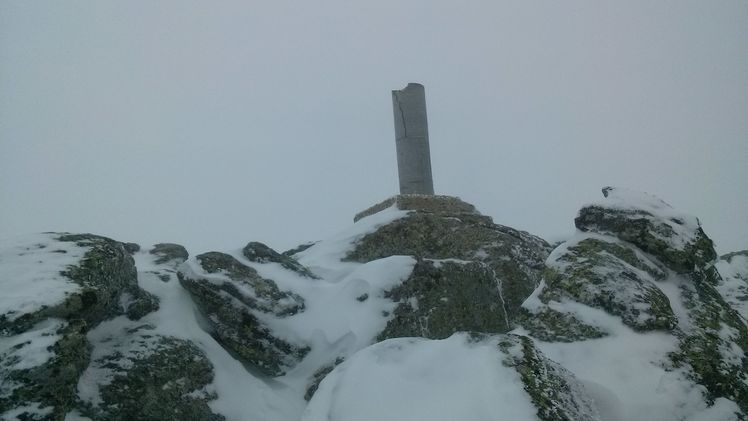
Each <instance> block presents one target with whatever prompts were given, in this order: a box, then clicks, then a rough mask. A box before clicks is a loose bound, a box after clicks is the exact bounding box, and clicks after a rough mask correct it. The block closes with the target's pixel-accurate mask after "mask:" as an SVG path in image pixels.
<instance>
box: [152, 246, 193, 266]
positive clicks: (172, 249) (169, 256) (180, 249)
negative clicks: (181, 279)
mask: <svg viewBox="0 0 748 421" xmlns="http://www.w3.org/2000/svg"><path fill="white" fill-rule="evenodd" d="M150 253H151V254H153V255H156V256H158V257H157V259H156V264H162V263H166V262H168V261H170V260H174V261H177V262H180V263H181V262H184V261H186V260H187V259H188V258H189V257H190V254H189V253H187V249H186V248H184V246H181V245H179V244H174V243H158V244H156V245H154V246H153V248H152V249H151V251H150Z"/></svg>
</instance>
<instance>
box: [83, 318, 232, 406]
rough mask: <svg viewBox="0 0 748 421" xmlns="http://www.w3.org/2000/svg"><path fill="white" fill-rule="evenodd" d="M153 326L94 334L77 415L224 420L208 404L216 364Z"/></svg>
mask: <svg viewBox="0 0 748 421" xmlns="http://www.w3.org/2000/svg"><path fill="white" fill-rule="evenodd" d="M153 328H154V327H153V326H151V325H140V326H132V327H130V326H125V327H122V328H119V329H118V328H117V327H116V326H107V329H106V331H100V332H96V333H95V334H94V335H93V336H94V339H95V340H96V342H95V344H94V345H95V348H94V355H93V358H92V362H91V364H90V366H89V367H88V369H87V370H86V372H85V373H84V374H83V377H82V378H81V382H80V385H79V390H80V391H81V395H82V396H81V398H82V400H83V402H82V404H81V405H80V406H79V412H80V413H81V414H83V415H85V416H87V417H89V418H91V419H92V420H122V421H126V420H164V421H166V420H173V421H181V420H194V421H200V420H210V421H218V420H223V419H224V417H223V416H221V415H217V414H215V413H213V412H212V411H211V409H210V407H209V406H208V402H209V401H210V400H213V399H215V398H216V396H215V395H214V394H213V393H211V392H209V391H208V390H207V389H206V386H208V385H209V384H210V383H211V382H212V381H213V365H212V364H211V363H210V361H209V360H208V359H207V357H206V356H205V354H204V353H203V352H202V351H201V350H200V349H199V348H197V347H196V346H195V345H194V344H193V343H191V342H188V341H185V340H182V339H178V338H175V337H170V336H163V335H160V334H157V333H155V332H154V331H153Z"/></svg>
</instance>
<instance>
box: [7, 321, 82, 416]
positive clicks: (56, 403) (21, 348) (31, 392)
mask: <svg viewBox="0 0 748 421" xmlns="http://www.w3.org/2000/svg"><path fill="white" fill-rule="evenodd" d="M86 328H87V325H86V323H85V322H84V321H82V320H79V321H76V322H73V323H67V322H64V321H61V320H58V319H48V320H44V321H42V322H40V323H38V324H37V325H35V326H33V327H32V328H30V329H29V330H28V331H26V332H24V333H22V334H20V335H15V337H10V338H0V341H2V342H6V343H8V342H10V344H12V346H11V347H9V348H7V349H0V417H2V415H3V413H6V412H7V411H11V410H13V409H16V408H23V407H29V406H30V407H34V406H37V407H38V408H39V409H43V410H44V411H42V412H43V413H44V415H38V414H37V411H29V412H25V411H23V410H22V411H21V414H19V418H18V419H28V420H61V419H63V418H64V416H65V414H66V413H67V411H68V410H69V409H71V408H73V406H74V405H75V400H76V397H75V394H76V384H77V383H78V377H79V376H80V374H81V373H82V372H83V370H84V369H85V368H86V365H87V364H88V358H89V350H88V342H87V341H86V335H85V331H86ZM44 355H47V356H48V359H46V360H45V359H44V357H43V356H44ZM38 361H43V362H41V363H38Z"/></svg>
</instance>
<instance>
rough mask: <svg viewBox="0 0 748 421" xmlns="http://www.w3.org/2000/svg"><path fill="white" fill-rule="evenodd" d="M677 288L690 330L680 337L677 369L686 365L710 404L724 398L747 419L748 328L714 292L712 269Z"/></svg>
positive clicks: (715, 281)
mask: <svg viewBox="0 0 748 421" xmlns="http://www.w3.org/2000/svg"><path fill="white" fill-rule="evenodd" d="M689 278H690V282H683V283H681V285H680V289H681V296H682V297H683V301H684V304H685V306H686V308H687V309H688V315H689V319H690V320H689V321H690V324H691V327H690V328H689V329H687V330H685V331H684V332H683V333H682V334H681V335H680V340H681V344H680V350H679V351H678V352H674V353H673V354H671V358H672V360H673V361H674V362H675V364H676V365H684V364H688V365H689V366H690V367H691V368H692V370H693V372H692V376H693V379H694V380H695V381H697V382H698V383H700V384H702V385H704V386H705V387H706V389H707V391H708V398H709V400H710V401H712V400H714V399H716V398H719V397H726V398H728V399H731V400H733V401H735V402H736V403H737V404H738V406H740V408H741V410H742V412H743V414H742V415H743V417H747V416H748V326H746V322H745V319H743V318H742V317H741V316H740V315H739V314H738V312H737V311H735V310H734V309H733V308H731V307H730V306H729V305H728V304H727V303H726V302H725V301H724V299H723V298H722V296H721V295H720V294H719V292H717V290H716V288H715V286H714V285H715V284H718V283H719V282H720V281H719V279H718V278H719V273H718V272H717V270H716V269H715V268H714V267H713V266H709V267H702V268H699V269H697V270H695V271H693V272H692V273H691V274H689Z"/></svg>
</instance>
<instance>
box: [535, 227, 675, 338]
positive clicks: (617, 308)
mask: <svg viewBox="0 0 748 421" xmlns="http://www.w3.org/2000/svg"><path fill="white" fill-rule="evenodd" d="M572 244H573V245H570V246H568V247H565V248H561V249H560V251H557V252H556V253H554V255H555V260H553V261H549V262H548V264H549V268H548V269H547V270H546V271H545V272H544V279H545V281H546V285H547V287H546V288H545V289H544V290H543V291H542V292H541V294H540V297H539V298H540V300H541V301H543V302H544V303H547V302H549V301H550V300H555V301H560V300H561V299H562V298H570V299H572V300H574V301H577V302H579V303H582V304H585V305H588V306H590V307H593V308H598V309H601V310H604V311H605V312H607V313H609V314H612V315H615V316H619V317H621V320H622V321H623V323H624V324H626V325H628V326H630V327H631V328H633V329H634V330H637V331H650V330H668V331H671V330H673V329H674V328H675V327H676V326H677V324H678V322H677V318H676V317H675V314H674V313H673V310H672V309H671V307H670V301H669V299H668V298H667V296H666V295H665V294H664V293H663V292H662V291H661V290H660V289H659V288H658V287H657V286H656V284H655V279H654V277H653V276H657V277H658V278H660V279H662V278H664V277H665V273H664V272H663V271H660V270H659V269H658V268H657V266H656V265H654V264H652V263H650V262H648V261H645V260H644V259H642V258H639V257H638V256H637V253H636V252H635V251H634V249H633V248H631V247H630V246H627V245H624V244H619V243H615V242H610V241H605V240H603V239H601V238H586V239H583V240H581V241H579V242H576V243H572ZM562 247H564V246H562Z"/></svg>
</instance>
